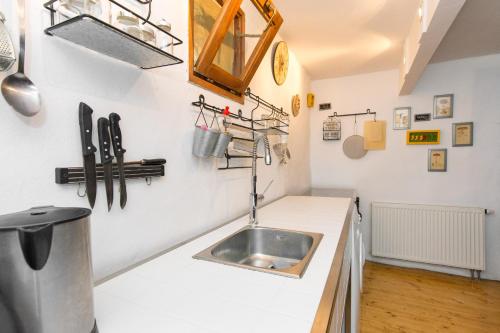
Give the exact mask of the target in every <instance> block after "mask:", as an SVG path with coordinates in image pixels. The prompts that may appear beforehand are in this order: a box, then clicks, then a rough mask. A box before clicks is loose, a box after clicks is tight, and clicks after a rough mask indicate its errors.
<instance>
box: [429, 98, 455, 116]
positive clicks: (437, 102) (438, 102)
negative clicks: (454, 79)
mask: <svg viewBox="0 0 500 333" xmlns="http://www.w3.org/2000/svg"><path fill="white" fill-rule="evenodd" d="M454 99H455V97H454V95H453V94H445V95H436V96H434V110H433V118H434V119H443V118H453V106H454V105H453V104H454Z"/></svg>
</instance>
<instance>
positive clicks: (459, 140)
mask: <svg viewBox="0 0 500 333" xmlns="http://www.w3.org/2000/svg"><path fill="white" fill-rule="evenodd" d="M452 126H453V131H452V132H453V140H452V142H453V147H470V146H473V145H474V123H473V122H464V123H454V124H453V125H452Z"/></svg>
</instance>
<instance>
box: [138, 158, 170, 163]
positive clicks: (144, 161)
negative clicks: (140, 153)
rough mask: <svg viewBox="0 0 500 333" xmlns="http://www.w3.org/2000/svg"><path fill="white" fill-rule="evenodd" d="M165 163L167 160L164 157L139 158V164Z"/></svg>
mask: <svg viewBox="0 0 500 333" xmlns="http://www.w3.org/2000/svg"><path fill="white" fill-rule="evenodd" d="M166 163H167V160H166V159H164V158H154V159H143V160H141V165H163V164H166Z"/></svg>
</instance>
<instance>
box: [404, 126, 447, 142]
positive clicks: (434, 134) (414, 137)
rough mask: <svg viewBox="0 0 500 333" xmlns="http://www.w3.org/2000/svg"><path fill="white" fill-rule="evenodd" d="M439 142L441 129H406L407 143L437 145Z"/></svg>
mask: <svg viewBox="0 0 500 333" xmlns="http://www.w3.org/2000/svg"><path fill="white" fill-rule="evenodd" d="M440 143H441V130H414V131H411V130H409V131H406V144H407V145H438V144H440Z"/></svg>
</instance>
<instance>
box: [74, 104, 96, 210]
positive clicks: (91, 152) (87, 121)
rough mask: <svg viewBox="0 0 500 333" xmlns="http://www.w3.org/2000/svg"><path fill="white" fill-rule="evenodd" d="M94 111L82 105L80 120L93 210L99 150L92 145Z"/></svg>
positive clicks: (90, 202)
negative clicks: (96, 157)
mask: <svg viewBox="0 0 500 333" xmlns="http://www.w3.org/2000/svg"><path fill="white" fill-rule="evenodd" d="M92 113H93V111H92V109H91V108H90V107H89V106H88V105H87V104H85V103H80V106H79V110H78V120H79V123H80V136H81V140H82V155H83V169H84V174H85V185H86V189H87V190H86V191H87V198H88V200H89V204H90V207H91V208H94V205H95V199H96V194H97V176H96V164H95V152H96V151H97V148H96V147H95V146H94V145H93V144H92Z"/></svg>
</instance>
